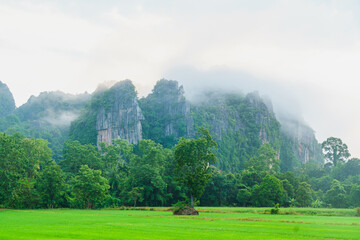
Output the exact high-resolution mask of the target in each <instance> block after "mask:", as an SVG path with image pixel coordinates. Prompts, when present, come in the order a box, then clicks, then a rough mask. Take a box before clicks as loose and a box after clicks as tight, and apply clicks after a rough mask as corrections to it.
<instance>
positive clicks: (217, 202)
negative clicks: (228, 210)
mask: <svg viewBox="0 0 360 240" xmlns="http://www.w3.org/2000/svg"><path fill="white" fill-rule="evenodd" d="M210 168H211V178H210V180H209V182H208V183H207V184H206V187H205V191H204V194H203V195H202V196H201V199H200V202H201V205H202V206H232V205H236V204H237V202H236V195H237V192H238V187H237V185H238V182H239V180H240V179H239V176H238V175H235V174H232V173H226V172H222V171H220V170H218V169H216V168H215V167H214V166H210Z"/></svg>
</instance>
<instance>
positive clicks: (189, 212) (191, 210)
mask: <svg viewBox="0 0 360 240" xmlns="http://www.w3.org/2000/svg"><path fill="white" fill-rule="evenodd" d="M173 213H174V215H199V212H198V211H196V210H195V208H192V207H189V206H186V207H184V208H180V209H176V210H174V212H173Z"/></svg>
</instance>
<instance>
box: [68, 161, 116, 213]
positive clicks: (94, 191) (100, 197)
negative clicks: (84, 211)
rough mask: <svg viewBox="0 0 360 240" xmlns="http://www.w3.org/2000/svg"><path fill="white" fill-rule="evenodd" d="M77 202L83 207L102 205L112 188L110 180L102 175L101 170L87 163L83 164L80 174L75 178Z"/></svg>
mask: <svg viewBox="0 0 360 240" xmlns="http://www.w3.org/2000/svg"><path fill="white" fill-rule="evenodd" d="M73 188H74V194H75V201H76V203H77V204H78V205H79V206H81V207H82V208H96V207H100V206H101V205H102V203H103V202H104V200H105V199H106V198H107V197H108V190H109V188H110V186H109V184H108V180H107V179H106V178H104V177H102V176H101V171H100V170H93V169H91V168H89V167H88V166H87V165H81V167H80V169H79V172H78V174H77V175H76V177H75V178H74V179H73Z"/></svg>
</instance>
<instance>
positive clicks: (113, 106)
mask: <svg viewBox="0 0 360 240" xmlns="http://www.w3.org/2000/svg"><path fill="white" fill-rule="evenodd" d="M103 94H104V95H103V101H102V105H101V106H100V109H99V111H98V113H97V116H96V131H97V143H98V144H99V143H100V142H105V143H107V144H111V143H112V140H114V139H120V138H121V139H125V140H127V141H128V142H129V143H131V144H136V143H138V142H139V140H141V139H142V126H141V121H142V120H144V116H143V114H142V111H141V109H140V107H139V104H138V100H137V96H136V92H135V87H134V85H133V84H132V83H131V81H130V80H125V81H121V82H119V83H117V84H115V85H114V86H113V87H112V88H110V89H109V90H108V91H106V92H105V93H103Z"/></svg>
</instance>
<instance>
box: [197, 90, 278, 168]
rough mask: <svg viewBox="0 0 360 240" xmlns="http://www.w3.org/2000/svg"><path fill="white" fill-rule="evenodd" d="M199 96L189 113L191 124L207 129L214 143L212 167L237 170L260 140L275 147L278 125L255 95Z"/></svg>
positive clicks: (257, 147) (253, 153)
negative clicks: (215, 145)
mask: <svg viewBox="0 0 360 240" xmlns="http://www.w3.org/2000/svg"><path fill="white" fill-rule="evenodd" d="M203 98H204V99H203V100H202V102H200V103H198V104H196V105H194V106H192V108H191V114H192V118H193V119H194V125H195V126H203V127H206V128H208V129H209V131H210V132H211V133H212V134H213V135H214V138H215V139H216V141H217V143H218V146H219V148H218V150H217V151H216V156H217V159H218V161H217V163H216V167H218V168H219V169H221V170H224V171H230V172H240V171H241V170H243V169H244V167H245V163H246V162H247V161H248V160H249V158H251V157H252V156H254V155H255V154H256V152H257V150H258V149H259V147H260V146H261V145H262V142H264V141H268V142H270V144H271V146H272V147H273V148H274V149H276V150H279V148H280V137H279V136H280V124H279V123H278V122H277V121H276V119H275V117H274V116H273V115H272V113H271V112H270V111H269V109H268V107H267V106H266V104H265V103H264V102H263V101H262V100H261V99H260V97H259V96H257V95H256V94H249V95H248V96H246V97H243V96H241V95H240V94H224V93H217V92H210V93H206V94H204V96H203ZM259 135H260V137H259Z"/></svg>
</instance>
